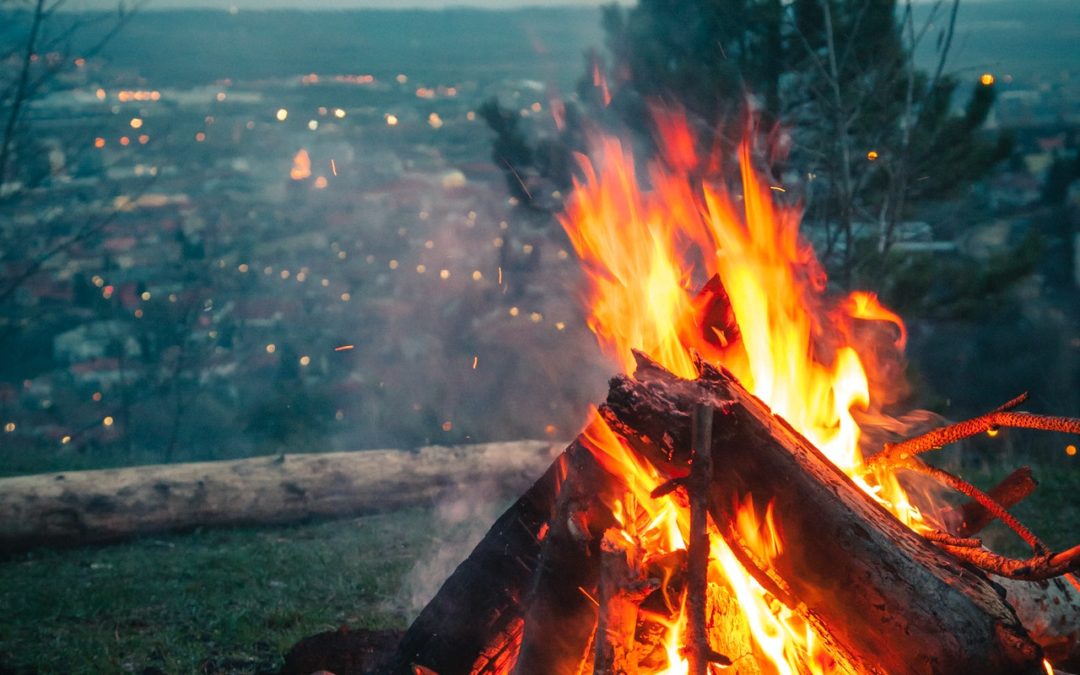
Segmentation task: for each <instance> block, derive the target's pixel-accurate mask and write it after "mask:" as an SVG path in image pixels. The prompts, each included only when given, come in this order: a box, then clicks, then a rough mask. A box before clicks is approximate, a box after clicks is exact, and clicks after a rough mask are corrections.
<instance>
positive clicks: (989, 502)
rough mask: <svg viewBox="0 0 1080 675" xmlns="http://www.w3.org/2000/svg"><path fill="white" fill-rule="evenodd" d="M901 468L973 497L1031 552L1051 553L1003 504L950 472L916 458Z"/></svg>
mask: <svg viewBox="0 0 1080 675" xmlns="http://www.w3.org/2000/svg"><path fill="white" fill-rule="evenodd" d="M901 466H902V467H903V468H905V469H909V470H911V471H914V472H916V473H921V474H923V475H924V476H929V477H931V478H933V479H934V480H936V481H938V482H939V483H941V484H943V485H947V486H949V487H951V488H952V489H954V490H956V491H957V492H960V493H963V494H965V495H967V496H968V497H971V498H972V499H974V500H975V501H977V502H978V503H979V504H981V505H982V506H983V508H985V509H986V510H987V511H989V512H990V513H992V514H993V515H994V517H995V518H997V519H998V520H1000V521H1001V522H1003V523H1005V524H1006V525H1008V526H1009V528H1010V529H1012V531H1013V532H1016V534H1018V535H1019V536H1020V538H1021V539H1023V540H1024V541H1025V542H1027V544H1028V546H1030V547H1031V550H1032V551H1034V552H1035V553H1036V554H1039V555H1042V554H1045V553H1047V552H1048V551H1049V549H1047V548H1046V546H1045V545H1044V544H1043V543H1042V542H1041V541H1039V538H1038V537H1036V536H1035V534H1034V533H1033V532H1032V531H1031V530H1029V529H1028V528H1027V526H1026V525H1024V524H1023V523H1021V522H1020V521H1019V520H1017V519H1016V517H1015V516H1013V515H1012V514H1011V513H1009V512H1008V511H1006V510H1005V508H1004V507H1002V506H1001V504H998V503H997V502H996V501H994V498H993V497H991V496H990V495H988V494H986V493H985V492H983V491H982V490H980V489H979V488H977V487H975V486H974V485H972V484H971V483H968V482H967V481H965V480H964V479H962V478H960V477H958V476H954V475H953V474H951V473H949V472H948V471H945V470H943V469H939V468H937V467H936V466H930V465H929V464H926V463H925V462H922V461H921V460H918V459H916V458H914V457H912V458H911V459H910V460H908V461H907V462H905V463H904V464H902V465H901Z"/></svg>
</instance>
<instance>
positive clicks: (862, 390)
mask: <svg viewBox="0 0 1080 675" xmlns="http://www.w3.org/2000/svg"><path fill="white" fill-rule="evenodd" d="M659 127H660V131H661V135H662V138H663V142H662V143H661V144H660V146H661V147H662V148H664V152H665V156H664V157H663V158H662V159H660V160H657V161H655V162H653V163H651V164H650V165H649V168H648V177H649V187H648V189H647V190H646V189H644V188H642V187H641V186H639V183H638V179H637V177H636V173H635V165H634V161H633V158H632V157H631V156H630V154H629V152H627V151H626V150H625V149H624V147H623V145H622V144H621V143H620V142H619V141H617V140H615V139H612V138H604V139H602V140H601V141H600V142H599V144H598V145H597V149H596V152H595V153H594V156H595V157H597V158H599V163H598V165H597V166H594V165H593V164H591V163H589V162H587V161H584V160H583V161H582V171H583V175H584V179H583V181H582V182H581V183H579V184H578V185H577V186H576V189H575V192H574V197H573V199H572V201H571V204H570V207H569V209H568V211H567V213H566V215H565V216H564V218H563V224H564V226H565V228H566V231H567V233H568V235H569V237H570V239H571V241H572V242H573V244H574V247H575V249H576V251H577V253H578V254H579V256H580V257H581V258H582V260H583V263H584V265H585V269H586V272H587V274H588V276H589V277H590V280H591V283H592V294H591V297H590V299H589V303H590V310H591V312H590V313H591V319H590V326H591V327H592V329H593V331H594V332H595V333H596V335H597V336H598V338H599V339H600V341H601V343H602V344H603V345H604V346H605V347H606V348H607V349H608V351H609V353H610V354H611V355H613V356H614V357H615V358H617V359H619V361H620V363H622V364H623V366H624V369H625V374H622V375H619V376H617V377H615V378H614V379H612V381H611V386H610V390H609V393H608V396H607V400H606V401H605V402H604V403H603V404H602V405H601V406H599V408H598V409H596V410H595V411H593V414H592V415H591V417H590V420H589V422H588V423H587V425H586V428H585V430H584V431H583V432H582V433H581V434H580V435H579V436H578V438H577V439H576V440H575V441H574V442H573V443H572V444H571V445H570V446H569V447H568V448H567V449H566V451H565V452H564V453H563V455H562V456H561V457H560V458H559V460H558V461H556V463H555V464H554V465H552V466H551V468H550V469H549V470H548V471H547V473H546V474H544V476H543V477H541V478H540V480H538V481H537V482H536V483H535V485H534V486H533V487H532V488H531V489H530V490H529V491H528V492H526V493H525V494H524V495H523V496H522V497H521V498H520V499H519V500H518V501H517V503H515V504H514V505H513V506H512V507H511V508H510V509H509V510H508V511H507V512H506V513H505V514H504V515H503V516H502V517H501V518H500V519H499V520H498V521H497V522H496V523H495V525H494V526H493V527H492V529H491V530H490V532H489V533H488V535H487V536H486V537H485V538H484V540H483V541H482V542H481V543H480V544H479V546H478V547H477V548H476V549H475V550H474V551H473V553H472V554H471V555H470V556H469V557H468V559H466V560H465V561H464V562H463V563H462V564H461V565H460V566H459V567H458V569H457V570H456V571H455V572H454V574H453V575H452V576H451V577H450V578H449V579H448V580H447V581H446V583H445V584H444V586H443V588H442V589H441V590H440V592H439V593H438V594H437V595H436V596H435V598H434V599H433V600H432V601H431V603H430V604H429V605H428V606H427V608H426V609H424V611H423V612H422V613H421V614H420V616H419V617H418V618H417V619H416V621H415V623H414V624H413V625H412V627H411V628H410V629H409V631H408V632H407V633H406V635H405V636H404V638H403V639H402V641H401V643H400V645H399V646H398V649H397V652H396V653H395V655H394V657H393V659H392V661H391V663H390V664H388V666H387V670H388V671H389V672H393V673H439V674H441V675H451V674H457V673H509V672H514V673H520V674H531V673H535V674H537V675H558V674H562V673H565V674H567V675H570V674H577V673H585V672H593V673H642V674H645V673H649V674H652V673H691V674H692V675H700V674H703V673H709V672H715V671H718V670H720V669H729V670H730V671H732V672H735V673H755V674H756V673H800V674H801V673H807V674H815V675H817V674H827V673H946V672H948V673H981V674H987V675H988V674H992V673H1031V674H1032V675H1036V674H1039V673H1046V672H1052V670H1051V665H1050V663H1051V661H1048V660H1047V658H1056V659H1060V660H1061V661H1062V662H1072V663H1075V662H1076V653H1075V652H1076V650H1075V646H1076V638H1077V630H1078V628H1077V625H1076V606H1075V604H1074V603H1075V598H1076V597H1077V596H1076V595H1075V589H1072V588H1071V587H1069V586H1068V585H1065V584H1061V585H1043V586H1038V585H1035V584H1030V583H1028V584H1025V583H1020V582H1003V583H1007V584H1009V585H1008V593H1007V594H1006V592H1005V591H1004V590H1003V587H1002V586H1001V585H1000V584H999V583H998V582H997V581H995V580H994V579H998V577H993V578H992V577H991V576H990V575H991V574H993V575H999V576H1000V577H1007V578H1010V579H1017V580H1028V581H1031V580H1047V579H1053V578H1058V577H1061V578H1063V579H1065V580H1067V581H1068V582H1069V583H1072V584H1076V582H1075V580H1074V579H1073V578H1072V577H1071V573H1072V572H1073V571H1074V570H1076V569H1077V568H1078V567H1080V547H1077V548H1074V549H1071V550H1069V551H1065V552H1061V553H1053V552H1051V551H1049V550H1048V549H1047V548H1046V547H1045V546H1044V545H1043V544H1042V543H1041V542H1040V541H1039V540H1038V539H1037V537H1036V536H1035V535H1034V534H1033V533H1031V532H1030V531H1028V529H1027V528H1025V527H1024V526H1023V525H1022V524H1020V523H1019V522H1017V521H1016V520H1015V519H1014V518H1013V517H1012V516H1011V515H1010V514H1009V513H1008V512H1007V511H1006V507H1007V506H1009V505H1011V504H1012V503H1015V501H1018V500H1019V499H1022V498H1023V496H1025V495H1026V494H1027V493H1028V492H1030V489H1031V488H1032V487H1033V483H1032V482H1031V481H1030V476H1029V475H1026V474H1024V473H1023V472H1019V473H1017V474H1016V475H1014V476H1013V477H1011V478H1010V479H1008V480H1007V481H1006V483H1005V484H1003V485H1002V486H1000V488H998V489H995V490H994V491H991V493H990V494H987V493H984V492H982V491H981V490H978V489H976V488H975V487H973V486H971V485H969V484H968V483H966V482H964V481H963V480H961V479H959V478H958V477H955V476H953V475H951V474H949V473H946V472H944V471H942V470H941V469H938V468H935V467H933V466H931V465H929V464H927V463H925V462H923V461H922V460H921V459H920V458H919V457H918V455H919V454H920V453H922V452H924V451H927V450H930V449H933V448H937V447H941V446H942V445H945V444H948V443H952V442H955V441H957V440H959V439H961V438H965V437H968V436H971V435H974V434H977V433H982V432H984V431H987V430H991V429H994V428H996V427H999V426H1021V427H1028V428H1036V429H1047V430H1057V431H1065V432H1071V433H1080V421H1078V420H1074V419H1069V418H1055V417H1045V416H1039V415H1032V414H1028V413H1021V412H1016V411H1015V408H1016V407H1018V406H1019V405H1021V404H1022V403H1023V400H1024V399H1023V397H1020V398H1018V399H1016V400H1014V401H1011V402H1009V403H1008V404H1006V405H1005V406H1003V407H1002V408H1001V409H999V410H996V411H992V412H991V413H990V414H988V415H987V416H984V417H982V418H978V419H976V420H971V421H968V422H965V423H961V424H958V425H953V426H949V427H943V428H941V429H937V430H934V431H931V432H929V433H926V434H925V435H921V436H919V435H916V437H915V438H912V439H909V440H904V439H903V438H902V437H903V435H904V434H903V430H902V427H900V426H899V424H898V422H897V420H895V419H893V418H892V417H890V416H888V415H887V414H886V413H885V412H884V411H883V402H889V396H888V394H889V388H890V387H891V386H894V384H895V377H896V368H895V367H894V366H895V364H897V363H899V362H900V359H901V356H902V351H903V348H904V343H905V340H906V332H905V328H904V325H903V322H902V321H901V320H900V318H899V317H898V316H896V315H895V314H894V313H893V312H891V311H889V310H888V309H886V308H884V307H883V306H881V304H880V303H878V301H877V299H876V298H875V297H874V296H873V295H871V294H867V293H852V294H850V295H847V296H844V297H839V298H838V297H835V296H833V295H830V294H828V293H827V292H826V287H825V277H824V274H823V272H822V269H821V267H820V265H819V264H818V262H817V260H816V258H815V256H814V254H813V251H812V250H811V248H810V247H809V245H807V244H806V243H805V242H804V241H803V240H801V239H800V237H799V234H798V209H797V207H796V206H793V205H787V204H784V203H782V201H781V199H782V197H783V195H782V190H780V189H779V188H777V187H776V186H772V185H770V184H769V182H768V181H767V180H765V179H764V178H763V177H762V175H761V174H760V173H759V172H758V171H756V170H755V167H754V162H753V157H754V153H753V151H752V150H753V149H752V143H751V141H750V140H744V141H743V143H742V144H741V145H740V147H739V151H738V158H739V166H740V169H741V184H740V186H739V187H738V189H728V188H727V187H725V185H724V184H723V183H721V182H717V181H713V180H711V179H710V177H711V176H713V175H714V174H715V167H716V166H718V165H720V164H723V161H722V158H720V159H718V158H717V157H715V156H714V157H711V158H702V157H700V156H699V154H698V152H697V150H696V148H695V143H694V139H693V135H692V134H691V133H690V131H689V128H688V125H687V124H686V122H685V121H684V120H683V119H682V118H680V117H679V116H675V115H661V116H660V117H659ZM748 138H749V137H748ZM778 193H780V194H778ZM778 197H779V199H778ZM698 288H700V289H701V290H700V291H696V292H695V289H698ZM631 373H632V375H631ZM871 430H873V431H874V432H875V433H874V434H869V433H867V432H868V431H871ZM898 430H900V433H897V431H898ZM890 434H891V437H892V438H893V440H894V441H896V442H894V443H893V444H891V445H889V444H886V445H885V446H884V447H881V445H880V443H878V444H877V447H874V443H875V442H874V441H871V440H869V437H870V436H871V435H873V437H874V438H880V437H883V436H884V437H888V436H890ZM864 453H866V454H865V455H864ZM913 477H914V478H913ZM1025 477H1026V478H1025ZM927 479H931V480H927ZM916 485H918V486H919V488H920V489H918V490H915V489H914V486H916ZM946 489H951V490H955V491H959V492H960V493H962V494H964V495H966V496H967V497H968V498H970V500H971V501H970V503H969V504H968V505H966V506H964V507H962V508H954V507H950V506H949V502H947V501H945V500H943V499H941V494H942V492H943V491H945V490H946ZM993 519H1000V520H1002V521H1003V522H1005V524H1007V525H1009V526H1010V527H1012V528H1013V529H1014V530H1015V531H1016V532H1017V533H1018V534H1019V535H1020V536H1021V537H1022V538H1023V539H1024V540H1025V541H1026V542H1027V543H1028V544H1029V545H1030V546H1031V548H1032V555H1031V557H1030V558H1028V559H1024V560H1012V559H1008V558H1004V557H1001V556H999V555H997V554H995V553H992V552H990V551H988V550H986V549H984V548H983V547H982V545H981V542H980V541H979V540H978V539H975V538H973V535H975V534H976V533H977V532H978V530H979V528H980V527H982V526H983V525H985V524H986V523H987V522H989V521H990V520H993ZM1078 588H1080V587H1078ZM1032 598H1036V599H1037V600H1038V599H1041V600H1042V601H1044V603H1045V606H1044V607H1043V609H1042V610H1041V613H1040V610H1034V617H1033V616H1032V611H1030V610H1025V616H1024V617H1019V616H1018V615H1017V608H1019V607H1021V606H1023V605H1024V604H1025V600H1031V599H1032ZM1055 599H1056V600H1055ZM1062 600H1064V603H1065V607H1067V608H1068V612H1070V613H1067V614H1065V615H1063V616H1064V618H1063V619H1062V620H1061V621H1058V622H1056V623H1055V622H1054V621H1051V620H1049V619H1050V618H1051V616H1052V615H1053V613H1054V612H1055V611H1056V610H1054V609H1053V607H1052V605H1053V604H1054V602H1055V601H1057V602H1059V605H1060V601H1062ZM1070 603H1072V604H1070ZM1035 605H1036V606H1038V601H1036V602H1035ZM1040 616H1041V617H1042V619H1046V620H1043V621H1041V620H1040V619H1039V617H1040ZM1021 618H1023V620H1021Z"/></svg>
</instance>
